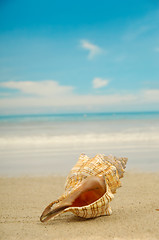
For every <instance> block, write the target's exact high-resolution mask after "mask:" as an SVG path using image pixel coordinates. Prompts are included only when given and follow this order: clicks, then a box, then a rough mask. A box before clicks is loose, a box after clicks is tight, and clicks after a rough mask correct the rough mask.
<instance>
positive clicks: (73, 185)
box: [40, 154, 128, 222]
mask: <svg viewBox="0 0 159 240" xmlns="http://www.w3.org/2000/svg"><path fill="white" fill-rule="evenodd" d="M127 161H128V159H127V158H125V157H124V158H122V157H121V158H116V157H114V156H112V155H109V156H105V155H102V154H97V155H96V156H95V157H93V158H89V157H88V156H87V155H85V154H81V155H80V157H79V160H78V161H77V163H76V165H75V166H74V167H73V168H72V170H71V171H70V173H69V175H68V177H67V179H66V184H65V192H64V194H63V195H62V196H60V197H59V198H58V199H57V200H56V201H54V202H52V203H50V204H49V205H48V206H47V207H46V208H45V210H44V211H43V213H42V215H41V217H40V220H41V222H45V221H47V220H49V219H50V218H53V217H55V216H58V215H59V214H61V213H64V212H69V211H70V212H72V213H74V214H75V215H77V216H79V217H83V218H94V217H98V216H102V215H111V213H112V210H111V207H110V201H111V200H112V199H113V198H114V193H116V189H117V188H119V187H121V182H120V178H122V177H123V173H124V171H125V170H124V169H125V167H126V163H127Z"/></svg>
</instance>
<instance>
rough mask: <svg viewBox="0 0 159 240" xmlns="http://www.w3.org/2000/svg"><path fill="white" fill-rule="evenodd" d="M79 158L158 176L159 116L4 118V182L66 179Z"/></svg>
mask: <svg viewBox="0 0 159 240" xmlns="http://www.w3.org/2000/svg"><path fill="white" fill-rule="evenodd" d="M80 153H85V154H88V155H89V156H92V157H93V156H94V155H96V154H98V153H102V154H105V155H109V154H113V155H115V156H117V157H118V156H125V157H128V159H129V160H128V164H127V169H128V170H133V171H159V112H151V113H149V112H148V113H96V114H95V113H93V114H59V115H23V116H0V176H20V175H50V174H53V175H57V174H58V175H59V174H60V175H66V174H68V172H69V170H70V169H71V168H72V166H73V165H74V164H75V163H76V161H77V159H78V157H79V155H80Z"/></svg>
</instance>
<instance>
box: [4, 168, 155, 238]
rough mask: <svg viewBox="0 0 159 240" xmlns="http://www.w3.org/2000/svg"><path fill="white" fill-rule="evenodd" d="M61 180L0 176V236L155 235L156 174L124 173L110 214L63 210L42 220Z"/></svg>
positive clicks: (108, 236) (55, 177)
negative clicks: (80, 214) (84, 216)
mask: <svg viewBox="0 0 159 240" xmlns="http://www.w3.org/2000/svg"><path fill="white" fill-rule="evenodd" d="M64 183H65V178H64V177H59V176H48V177H19V178H5V177H4V178H0V206H1V209H0V239H7V240H12V239H13V240H14V239H23V240H25V239H29V240H32V239H38V240H40V239H47V240H52V239H61V240H63V239H77V240H78V239H82V240H83V239H86V240H87V239H94V240H96V239H115V240H121V239H124V240H125V239H151V240H157V239H159V227H158V226H159V211H157V210H156V209H159V173H132V172H127V173H126V174H125V177H124V178H123V179H122V183H123V187H121V188H120V189H118V190H117V193H116V194H115V198H114V199H113V201H112V202H111V206H112V210H113V214H112V215H111V216H109V217H107V216H104V217H99V218H95V219H90V220H84V219H81V218H78V217H76V216H74V215H73V214H71V213H67V214H64V215H61V216H58V217H57V218H55V219H54V220H50V221H48V222H46V223H41V222H40V220H39V217H40V215H41V213H42V211H43V209H44V208H45V207H46V205H48V203H50V202H51V201H53V200H55V199H56V198H57V197H58V196H59V195H61V194H62V193H63V190H64Z"/></svg>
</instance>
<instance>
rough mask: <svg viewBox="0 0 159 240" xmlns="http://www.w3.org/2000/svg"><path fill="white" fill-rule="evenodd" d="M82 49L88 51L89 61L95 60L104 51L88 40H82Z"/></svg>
mask: <svg viewBox="0 0 159 240" xmlns="http://www.w3.org/2000/svg"><path fill="white" fill-rule="evenodd" d="M81 47H82V48H84V49H86V50H88V51H89V54H88V59H93V58H94V57H95V56H96V55H98V54H101V53H102V49H101V48H100V47H98V46H97V45H94V44H92V43H90V42H89V41H87V40H81Z"/></svg>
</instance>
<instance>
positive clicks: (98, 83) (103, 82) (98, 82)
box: [92, 78, 109, 88]
mask: <svg viewBox="0 0 159 240" xmlns="http://www.w3.org/2000/svg"><path fill="white" fill-rule="evenodd" d="M92 83H93V88H102V87H104V86H107V85H108V83H109V80H107V79H102V78H94V79H93V82H92Z"/></svg>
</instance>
